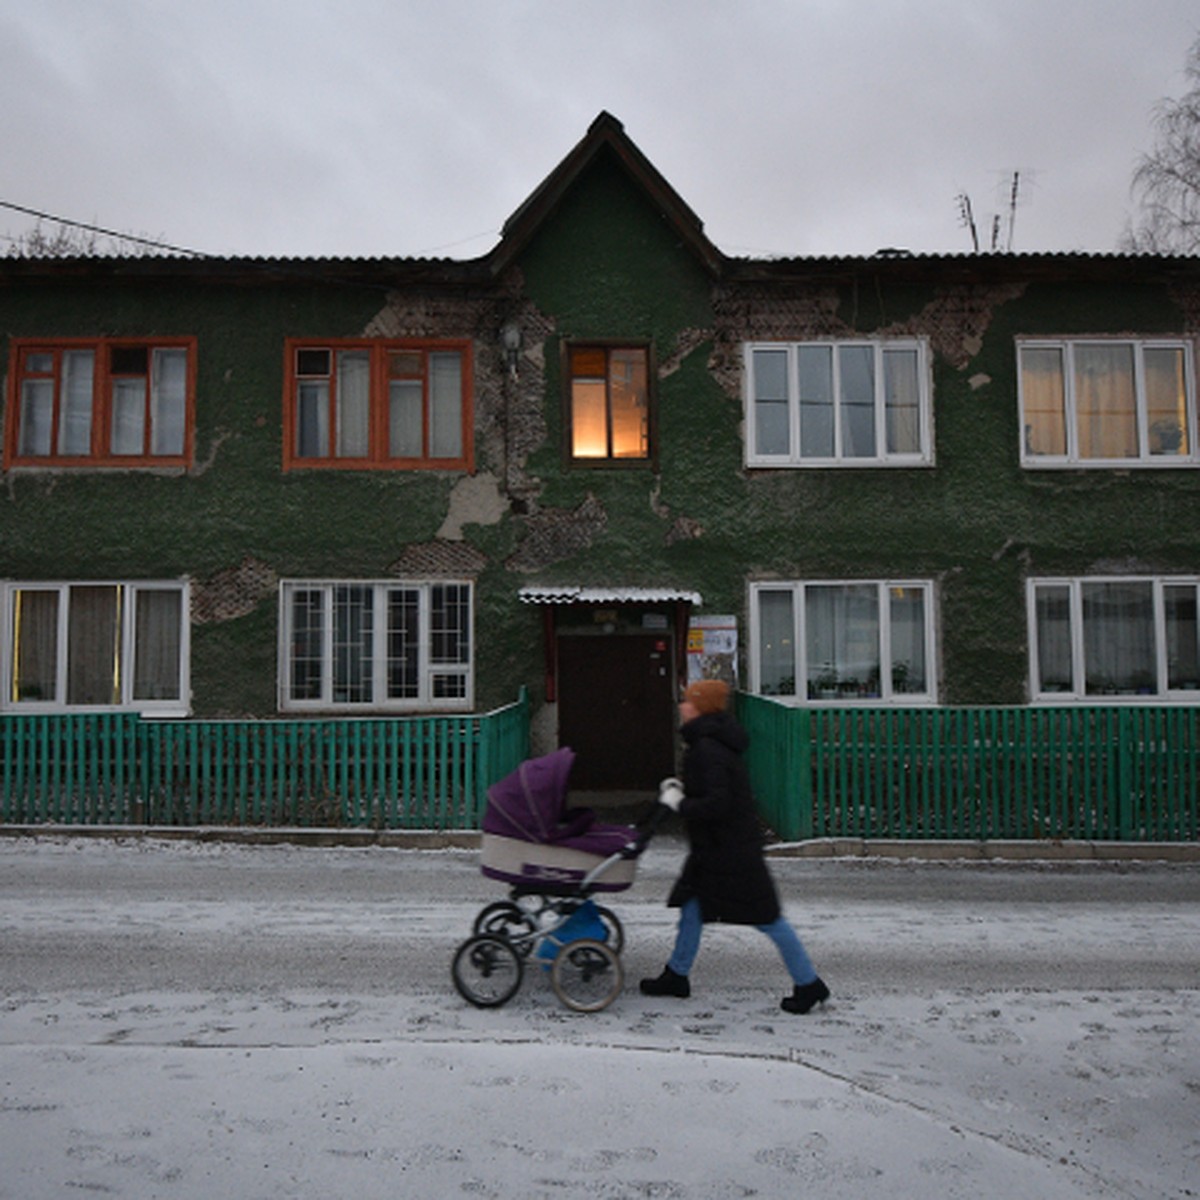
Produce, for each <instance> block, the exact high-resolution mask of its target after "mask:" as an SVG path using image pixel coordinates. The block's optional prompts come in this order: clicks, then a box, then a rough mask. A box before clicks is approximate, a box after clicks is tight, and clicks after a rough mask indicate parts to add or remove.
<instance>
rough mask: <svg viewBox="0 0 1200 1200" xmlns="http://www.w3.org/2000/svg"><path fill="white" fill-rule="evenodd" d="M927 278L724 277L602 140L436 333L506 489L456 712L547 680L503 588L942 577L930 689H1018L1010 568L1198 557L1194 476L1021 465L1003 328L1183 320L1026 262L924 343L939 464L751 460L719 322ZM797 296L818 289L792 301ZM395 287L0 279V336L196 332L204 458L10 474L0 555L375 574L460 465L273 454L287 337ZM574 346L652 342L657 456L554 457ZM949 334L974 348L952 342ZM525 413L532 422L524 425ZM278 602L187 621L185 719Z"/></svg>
mask: <svg viewBox="0 0 1200 1200" xmlns="http://www.w3.org/2000/svg"><path fill="white" fill-rule="evenodd" d="M1014 261H1015V262H1019V260H1014ZM992 269H993V270H995V268H994V267H993V268H992ZM929 275H930V272H929V269H928V267H925V268H922V269H921V270H913V271H911V272H909V273H908V275H906V273H905V268H904V266H903V264H896V263H889V264H884V266H883V268H877V267H876V266H873V265H872V264H871V263H870V262H869V261H866V260H864V261H862V262H860V263H859V264H858V265H857V266H853V265H851V266H843V267H841V268H839V269H838V270H836V271H834V270H832V269H831V270H829V271H826V272H824V273H819V272H814V274H813V278H812V280H811V281H810V282H793V283H792V284H791V285H789V286H787V287H784V286H783V285H773V286H762V287H760V286H757V285H750V284H747V283H744V282H742V281H740V280H739V279H738V278H737V277H736V275H734V276H731V277H730V278H727V279H723V280H720V281H715V280H714V279H713V278H712V277H711V276H710V275H709V274H708V273H707V272H706V270H705V269H704V268H703V267H702V265H701V263H700V262H699V260H698V259H697V258H696V257H695V256H694V255H693V254H692V253H691V252H690V251H689V250H688V249H687V248H686V247H685V246H684V245H683V244H682V243H681V240H680V238H679V236H678V234H677V232H676V230H675V229H674V227H673V226H672V225H671V224H670V223H669V222H667V221H666V220H664V218H663V217H662V216H661V214H660V213H659V212H658V211H656V210H655V208H654V207H653V206H652V205H651V203H650V201H649V200H648V199H647V197H646V195H645V194H644V193H643V192H641V191H640V190H639V189H638V188H636V187H635V186H634V185H633V184H632V183H631V182H630V180H629V178H628V177H627V176H626V174H625V173H624V172H623V171H622V170H621V169H620V168H619V166H618V164H617V162H616V159H615V158H614V157H611V156H608V155H607V154H606V153H602V154H600V155H599V156H598V158H597V159H596V160H595V161H594V163H593V165H592V166H591V167H590V168H589V169H588V170H587V171H586V172H585V173H584V175H583V176H582V177H581V179H580V180H579V181H578V183H577V185H576V186H575V188H574V189H573V190H572V191H571V192H569V193H568V195H567V196H566V197H565V198H564V199H563V201H562V202H561V204H560V205H559V206H558V208H557V209H556V210H555V211H554V212H553V214H551V215H550V216H549V217H548V218H547V219H546V220H545V221H544V223H543V224H542V226H541V227H540V229H539V231H538V233H537V235H536V236H535V238H534V239H533V240H532V241H531V243H530V244H529V245H528V246H527V247H525V249H524V250H523V252H522V254H521V256H520V257H519V259H518V260H517V262H516V264H515V267H514V269H513V270H512V272H510V273H509V274H508V275H506V276H505V277H503V278H500V279H497V280H496V281H495V282H494V285H492V289H493V290H492V293H491V294H490V295H489V294H481V295H476V296H474V297H473V299H472V303H473V304H474V307H473V308H471V309H470V311H471V312H472V313H473V314H474V315H473V316H472V317H471V318H470V320H471V322H472V323H471V324H470V327H469V328H464V327H462V326H461V325H459V326H458V327H454V328H446V329H444V330H443V332H444V334H445V335H447V336H471V337H473V338H474V339H475V342H476V356H475V367H476V399H477V415H476V416H477V419H476V426H477V442H476V459H477V469H478V470H479V471H480V472H481V473H483V474H484V475H491V476H494V477H495V478H496V479H497V480H499V481H503V480H504V479H505V478H507V479H508V480H509V481H510V483H512V485H513V494H514V495H517V494H519V496H520V500H519V502H518V503H516V504H514V505H512V506H511V507H509V506H506V505H505V503H504V500H505V496H504V494H503V484H502V483H501V485H500V486H501V496H500V501H501V502H500V504H499V505H498V507H497V509H496V511H495V512H494V513H493V514H492V515H491V516H490V517H489V518H488V519H486V520H480V521H479V522H476V523H472V522H468V523H466V524H465V525H464V527H463V532H462V539H463V541H462V543H460V546H462V547H463V548H466V549H469V551H472V552H474V553H475V554H476V555H477V556H478V561H479V562H481V563H483V564H484V565H483V566H482V569H480V570H479V573H478V575H477V593H476V627H477V630H478V633H479V636H478V638H477V649H476V699H477V707H479V708H481V709H488V708H492V707H496V706H498V705H501V704H504V703H507V702H509V701H511V700H512V699H513V698H514V697H515V696H516V695H517V692H518V690H519V688H520V687H521V686H522V685H525V686H527V687H529V688H530V690H531V693H532V695H533V697H534V699H535V702H536V701H537V700H538V699H539V698H540V697H541V695H542V645H541V636H542V634H541V621H540V614H539V612H538V610H536V609H535V608H532V607H529V606H525V605H522V604H519V603H518V602H517V598H516V593H517V589H518V588H519V587H520V586H522V584H525V583H539V584H548V583H559V582H570V583H580V584H638V585H643V586H654V585H666V584H669V585H671V586H675V587H681V588H689V589H696V590H698V591H700V592H701V593H702V594H703V596H704V611H706V612H734V613H737V614H739V616H740V617H741V618H742V621H743V624H742V631H743V645H744V644H745V638H746V633H747V627H746V624H745V615H746V614H745V604H746V584H747V581H748V580H750V579H769V578H776V579H798V578H855V577H867V578H879V577H892V576H896V577H908V578H933V579H935V580H936V581H937V582H938V598H939V611H938V627H939V630H940V659H941V668H942V679H941V691H940V696H941V699H942V700H943V702H945V703H950V704H971V703H981V704H982V703H1015V704H1019V703H1023V702H1024V701H1025V699H1026V692H1025V689H1026V673H1027V647H1026V641H1025V639H1026V630H1025V588H1024V581H1025V579H1026V577H1027V576H1028V575H1029V574H1031V573H1034V574H1048V573H1063V574H1068V575H1080V574H1084V573H1087V572H1089V571H1093V572H1094V571H1100V570H1105V569H1115V568H1118V567H1119V568H1121V569H1128V570H1138V571H1146V572H1156V573H1157V572H1178V573H1197V572H1200V537H1198V533H1197V516H1198V514H1200V471H1196V470H1194V469H1192V470H1141V471H1129V472H1120V471H1111V470H1103V471H1036V472H1035V471H1027V470H1022V468H1021V467H1020V465H1019V461H1018V414H1017V387H1016V373H1015V368H1016V356H1015V350H1014V338H1015V337H1016V336H1017V335H1020V334H1024V335H1032V334H1047V335H1050V334H1082V333H1097V334H1101V333H1119V332H1126V333H1133V334H1161V333H1173V332H1189V333H1191V334H1192V335H1195V333H1196V332H1197V330H1196V329H1195V328H1194V326H1189V324H1188V317H1187V314H1186V312H1185V311H1184V307H1183V306H1182V305H1181V303H1180V302H1178V301H1177V300H1176V299H1175V298H1173V296H1172V295H1171V293H1170V292H1169V290H1168V288H1167V286H1166V285H1165V284H1153V285H1151V284H1145V285H1138V286H1131V285H1130V284H1128V283H1117V282H1114V283H1111V284H1098V283H1095V282H1093V283H1088V284H1083V283H1075V284H1070V283H1066V282H1062V283H1055V282H1053V281H1051V280H1048V279H1044V278H1041V277H1043V276H1045V275H1046V272H1045V271H1044V270H1042V271H1040V272H1039V278H1038V279H1034V278H1028V279H1026V278H1020V277H1018V278H1015V279H1013V280H1012V281H1011V283H1012V284H1013V285H1014V286H1011V287H1009V288H1008V290H1004V289H999V288H998V289H996V290H995V293H994V296H993V297H992V298H991V299H990V300H987V301H986V303H985V304H984V316H983V317H982V319H981V320H980V321H979V323H978V327H972V328H971V329H970V330H968V331H967V333H969V334H970V336H967V333H963V334H962V335H961V336H959V335H958V334H955V335H953V336H949V337H948V338H947V337H943V336H941V335H938V336H935V337H934V339H933V344H934V346H935V348H937V347H943V349H942V350H941V351H940V352H938V353H935V355H934V361H933V382H934V431H935V445H936V465H935V466H934V467H932V468H928V469H874V470H838V469H826V470H805V471H797V470H770V471H752V472H750V471H747V470H746V469H745V467H744V465H743V450H742V436H741V427H742V420H743V412H742V400H741V396H740V393H739V390H738V383H737V370H736V366H737V362H738V361H739V360H738V353H739V352H738V344H739V343H740V341H741V340H743V339H744V338H746V337H747V336H751V334H752V333H753V331H754V330H755V329H761V328H764V327H767V326H769V327H770V328H771V329H772V330H773V331H775V333H776V335H777V336H779V337H786V338H795V339H800V338H803V337H806V336H814V335H819V336H826V335H829V334H830V333H837V332H841V333H847V332H861V333H878V332H903V333H906V334H913V333H921V332H924V331H926V330H925V325H926V324H929V325H930V330H931V331H932V325H933V322H934V317H933V315H932V314H935V313H936V312H938V311H939V309H938V305H939V303H941V301H942V300H943V299H944V294H945V291H946V289H945V288H944V287H942V286H940V285H939V284H937V283H936V282H933V283H931V282H929ZM476 287H477V288H478V285H476ZM483 291H484V293H486V292H487V289H486V287H485V288H484V289H483ZM830 293H832V297H830ZM806 297H807V298H808V299H820V301H821V302H820V303H813V304H809V305H806V304H805V303H797V300H800V301H804V300H805V299H806ZM410 301H411V307H413V308H414V309H419V308H420V307H421V304H422V303H423V302H424V297H422V296H419V295H415V294H414V295H413V296H411V297H408V299H406V295H405V292H404V290H403V288H398V289H397V290H396V291H394V292H391V293H389V292H387V291H385V290H384V289H377V288H367V287H346V286H343V285H342V284H340V283H338V282H336V281H334V280H331V279H330V280H323V279H322V278H320V277H319V276H314V277H313V278H312V279H311V280H309V279H305V280H299V279H298V280H295V281H291V282H269V283H263V284H261V285H257V286H256V285H255V284H254V283H253V282H252V281H248V282H247V283H246V284H245V285H242V286H236V287H235V286H232V285H217V284H212V283H205V282H202V281H197V282H193V283H191V284H189V285H188V286H182V285H176V286H166V285H161V286H160V285H150V284H145V283H136V282H128V281H127V282H121V281H118V280H115V279H114V280H111V281H109V282H108V283H106V285H105V286H104V287H99V288H97V287H89V286H87V285H86V284H83V283H78V282H75V283H70V284H58V285H53V286H52V285H50V284H43V285H37V286H35V285H32V284H30V285H27V286H22V285H20V284H19V283H14V284H12V285H11V286H4V287H0V334H2V335H3V343H2V345H0V355H6V354H7V351H8V340H7V339H8V338H9V337H13V336H45V337H49V336H54V335H95V334H110V335H111V334H129V335H136V336H147V335H152V334H155V333H158V334H190V335H194V336H196V337H197V338H198V343H199V356H198V369H199V377H198V381H197V437H196V460H197V467H196V469H195V470H194V471H193V472H191V473H189V474H187V475H182V476H181V475H174V476H171V475H155V474H142V473H135V472H113V473H75V472H69V471H61V472H49V473H31V472H9V474H8V476H7V478H6V480H5V488H4V491H3V494H2V495H0V572H2V573H3V575H4V576H5V577H7V578H29V579H65V578H101V577H108V576H112V577H117V578H124V577H132V578H137V577H158V576H165V577H173V576H177V575H182V574H187V575H190V576H192V577H193V578H194V579H197V580H205V579H208V578H209V577H211V576H212V575H214V574H215V573H217V572H219V571H223V570H228V569H230V568H233V567H235V566H236V565H237V564H238V563H239V562H240V561H241V560H242V559H243V558H245V557H246V556H250V557H252V558H255V559H258V560H260V561H261V562H263V563H265V564H267V566H268V567H269V568H270V569H271V570H272V571H274V572H275V573H276V574H278V575H279V576H280V577H285V578H286V577H297V576H305V575H308V576H315V577H380V576H385V575H387V574H388V572H389V568H390V567H391V566H392V565H393V564H395V563H396V561H397V560H398V559H399V558H401V556H402V555H403V553H404V550H405V548H406V547H408V546H412V545H425V544H429V543H432V542H433V541H434V539H435V537H436V534H437V532H438V530H439V528H440V527H441V525H442V522H443V520H444V518H445V516H446V514H447V510H448V506H449V503H450V495H451V490H452V489H453V487H454V485H455V484H456V483H457V482H459V478H458V477H456V476H455V475H453V474H441V473H385V472H357V471H347V472H341V471H306V472H293V473H289V474H286V475H285V474H284V473H283V471H282V470H281V465H280V460H281V447H280V428H281V403H282V388H283V342H284V339H285V337H289V336H292V337H299V336H313V337H323V336H324V337H333V336H355V335H359V334H361V333H362V332H363V331H364V330H365V329H366V328H367V327H368V326H369V325H370V324H371V322H372V321H373V320H374V319H376V318H377V316H378V315H379V313H380V312H381V311H382V310H385V309H389V308H390V309H393V310H406V305H409V303H410ZM517 308H520V309H521V311H522V312H523V313H524V315H525V327H526V340H527V345H526V350H527V351H528V353H526V355H525V356H524V357H523V359H522V366H521V378H520V380H519V381H518V383H517V384H514V385H512V386H513V387H514V388H516V389H517V390H518V391H519V392H520V394H521V395H523V396H525V397H526V398H527V399H528V398H529V397H532V399H533V404H534V407H535V408H536V407H538V406H540V408H541V412H540V414H538V420H539V421H541V422H544V433H542V434H538V435H537V436H534V437H533V438H532V440H533V442H534V444H533V445H532V448H531V449H530V450H529V452H528V453H527V454H523V455H522V456H521V457H520V461H519V462H515V463H514V462H508V461H506V454H505V453H503V452H502V450H501V449H500V446H501V442H500V439H499V434H498V433H497V430H498V429H500V428H502V427H504V428H507V425H506V423H508V422H515V421H516V420H517V419H518V416H517V413H516V410H515V409H513V410H509V409H506V408H505V405H506V404H508V403H509V401H505V400H502V399H501V398H502V397H504V396H506V395H508V393H507V392H506V390H505V389H506V388H507V387H508V386H509V385H508V384H506V383H505V382H504V379H503V370H502V364H501V362H500V359H499V356H498V355H496V354H495V353H494V350H495V337H496V332H497V329H498V327H499V317H498V316H497V315H496V314H501V313H503V312H504V311H511V310H514V309H517ZM1194 310H1195V306H1194V305H1193V309H1192V311H1194ZM464 311H466V309H464ZM814 313H817V314H821V315H820V318H819V320H818V319H817V318H815V317H813V316H812V314H814ZM806 314H807V315H806ZM768 317H770V320H769V321H768V320H767V318H768ZM942 333H944V330H943V331H942ZM931 336H932V333H931ZM569 338H629V339H642V338H648V339H651V340H652V341H653V343H654V347H655V352H656V356H657V359H658V363H659V367H660V374H659V378H658V379H657V381H656V399H657V412H658V436H659V447H660V450H659V458H658V469H657V470H655V469H653V468H652V467H650V466H645V467H633V468H623V469H606V468H602V467H590V468H581V467H570V466H567V465H566V464H565V462H564V457H563V444H562V443H563V401H562V395H563V381H562V378H561V369H560V363H559V353H560V346H561V344H562V342H563V341H564V340H565V339H569ZM956 338H957V340H956ZM531 342H532V343H533V344H532V345H531V344H530V343H531ZM946 345H967V346H968V347H969V348H968V349H967V350H965V351H964V352H963V353H961V354H950V353H948V352H947V351H945V349H944V347H945V346H946ZM731 356H732V360H733V362H732V366H731V364H730V358H731ZM0 366H2V367H3V368H5V369H6V368H7V362H6V361H3V362H0ZM525 417H526V420H527V424H526V426H525V427H524V428H525V429H526V432H528V430H529V429H530V428H534V429H537V430H541V429H543V425H540V424H537V423H536V422H535V423H534V424H533V425H530V424H528V418H529V413H528V412H526V413H525ZM506 472H507V474H506ZM587 504H592V505H596V506H598V508H599V510H600V511H601V512H602V513H603V516H604V520H603V522H597V523H595V524H594V525H593V526H592V527H590V528H589V530H588V533H587V536H586V537H585V538H584V539H582V543H580V544H579V548H577V549H570V547H571V546H572V545H575V544H576V543H574V542H572V541H571V540H570V539H569V538H563V539H561V541H559V542H556V541H555V539H554V538H553V537H550V538H549V539H548V541H547V542H546V546H547V547H548V549H544V550H543V551H541V552H540V557H539V556H538V555H534V556H533V561H532V563H531V562H530V557H529V553H530V548H531V547H532V546H535V545H541V543H540V542H537V540H536V539H535V536H534V535H535V534H536V533H538V531H539V530H544V529H546V528H551V529H553V528H554V527H555V525H554V523H555V522H556V521H559V522H560V523H561V524H562V526H563V527H564V528H566V527H567V526H569V524H570V520H571V515H572V514H575V513H576V512H577V510H579V509H580V506H581V505H587ZM539 522H543V524H542V525H539ZM556 547H558V548H557V549H556ZM514 555H517V556H518V558H519V561H521V562H522V563H523V564H524V565H523V566H522V567H520V569H518V568H517V567H516V566H514V565H513V564H512V562H511V561H510V560H511V559H512V556H514ZM521 556H523V557H521ZM275 603H276V602H275V599H274V596H273V595H271V596H270V597H268V598H266V599H264V600H262V601H261V602H260V603H259V604H258V605H257V606H256V607H255V608H254V609H253V610H252V611H250V612H248V613H246V614H245V615H242V616H238V617H236V618H234V619H230V620H223V621H216V622H212V623H208V624H204V625H200V626H197V627H196V628H195V629H194V631H193V653H192V671H193V690H194V701H195V704H194V707H195V711H196V712H197V713H198V714H199V715H224V714H255V715H263V716H266V715H271V714H273V713H274V712H275V672H276V664H275V655H276V612H275Z"/></svg>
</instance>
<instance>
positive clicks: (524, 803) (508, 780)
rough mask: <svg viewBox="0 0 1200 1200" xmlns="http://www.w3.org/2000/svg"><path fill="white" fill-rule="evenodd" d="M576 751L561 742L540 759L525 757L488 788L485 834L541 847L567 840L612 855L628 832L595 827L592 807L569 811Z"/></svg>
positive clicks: (593, 851)
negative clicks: (568, 790)
mask: <svg viewBox="0 0 1200 1200" xmlns="http://www.w3.org/2000/svg"><path fill="white" fill-rule="evenodd" d="M574 762H575V751H574V750H572V749H571V748H570V747H569V746H563V747H561V748H560V749H558V750H555V751H553V752H552V753H550V754H546V755H543V756H542V757H541V758H528V759H526V760H525V761H524V762H523V763H522V764H521V765H520V766H519V767H518V768H517V769H516V770H515V771H513V772H511V774H508V775H506V776H505V777H504V778H503V779H501V780H500V781H499V782H498V783H494V784H492V786H491V787H490V788H488V791H487V796H488V803H487V808H486V809H485V810H484V814H483V832H484V833H494V834H498V835H500V836H501V837H508V838H516V839H517V840H519V841H522V842H535V843H538V844H541V845H557V844H569V845H570V846H572V847H574V848H575V849H577V850H586V851H590V852H591V853H594V854H610V853H612V852H613V850H614V849H620V847H621V846H622V845H623V844H624V843H625V841H626V840H627V839H628V836H629V832H630V831H629V830H628V829H627V828H624V827H619V826H612V825H597V824H596V823H595V822H596V814H595V813H594V812H593V811H592V810H591V809H590V808H581V809H577V810H575V811H572V812H567V811H566V799H567V777H568V776H569V775H570V774H571V767H572V765H573V764H574Z"/></svg>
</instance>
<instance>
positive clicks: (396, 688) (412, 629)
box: [387, 588, 421, 700]
mask: <svg viewBox="0 0 1200 1200" xmlns="http://www.w3.org/2000/svg"><path fill="white" fill-rule="evenodd" d="M420 617H421V610H420V593H419V592H418V591H417V590H416V589H415V588H391V589H389V591H388V645H387V694H388V699H389V700H416V699H417V698H418V697H419V696H420V694H421V675H420V671H421V655H420V636H421V627H420Z"/></svg>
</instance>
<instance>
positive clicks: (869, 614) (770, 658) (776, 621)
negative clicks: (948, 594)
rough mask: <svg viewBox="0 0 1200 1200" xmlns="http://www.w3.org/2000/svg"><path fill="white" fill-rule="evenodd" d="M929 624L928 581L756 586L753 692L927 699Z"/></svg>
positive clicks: (875, 700) (846, 699)
mask: <svg viewBox="0 0 1200 1200" xmlns="http://www.w3.org/2000/svg"><path fill="white" fill-rule="evenodd" d="M933 621H934V614H933V584H932V583H930V582H928V581H922V580H899V579H896V580H813V581H811V582H809V581H805V582H780V583H753V584H751V585H750V641H751V655H750V659H751V663H750V672H751V680H750V686H751V690H752V691H754V692H757V693H758V694H760V695H763V696H777V697H779V698H780V699H781V700H791V701H796V702H802V703H814V704H821V703H825V704H850V703H854V704H869V705H870V704H932V703H934V702H935V701H936V699H937V684H936V678H937V676H936V664H935V656H934V623H933Z"/></svg>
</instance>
